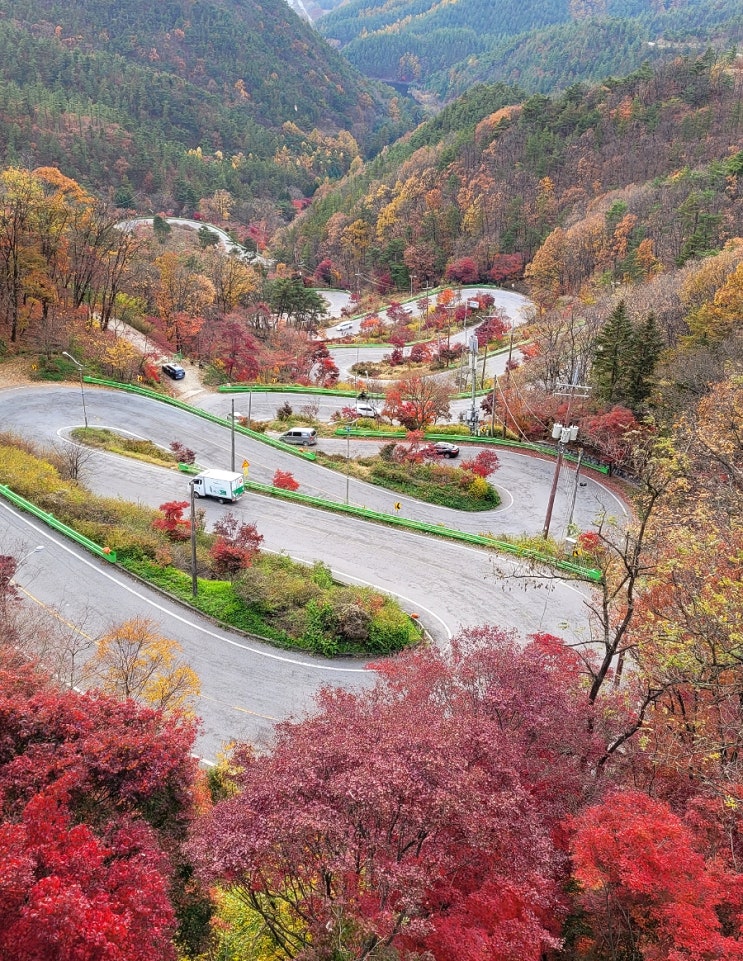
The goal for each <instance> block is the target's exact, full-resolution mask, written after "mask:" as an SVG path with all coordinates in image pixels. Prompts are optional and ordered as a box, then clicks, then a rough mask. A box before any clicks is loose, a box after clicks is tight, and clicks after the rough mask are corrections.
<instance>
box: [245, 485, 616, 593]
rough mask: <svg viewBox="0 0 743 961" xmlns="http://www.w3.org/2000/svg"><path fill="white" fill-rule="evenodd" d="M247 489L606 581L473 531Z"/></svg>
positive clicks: (266, 487) (596, 573)
mask: <svg viewBox="0 0 743 961" xmlns="http://www.w3.org/2000/svg"><path fill="white" fill-rule="evenodd" d="M245 490H246V491H248V490H250V491H253V492H254V493H256V494H265V495H267V496H268V497H277V498H282V499H285V500H291V501H295V502H296V503H299V504H305V505H307V506H308V507H317V508H319V509H320V510H326V511H332V512H334V513H338V514H350V515H352V516H354V517H360V518H362V519H364V520H368V521H374V522H376V523H380V524H387V525H389V526H390V527H402V528H406V529H407V530H414V531H420V532H422V533H424V534H432V535H434V536H435V537H445V538H446V539H447V540H454V541H464V542H465V543H467V544H476V545H478V546H480V547H490V548H492V549H493V550H497V551H500V552H502V553H505V554H514V555H516V556H518V557H522V558H524V559H525V560H532V561H536V562H538V563H540V564H545V565H546V566H548V567H553V568H556V569H558V570H561V571H565V572H567V573H570V574H573V575H575V576H576V577H581V578H584V579H585V580H589V581H593V582H595V583H598V582H599V581H600V580H601V578H602V576H603V575H602V573H601V571H599V570H596V569H595V568H592V567H583V566H582V565H581V564H576V563H574V562H573V561H567V560H561V559H560V558H558V557H554V556H552V555H551V554H544V553H542V552H541V551H537V550H531V549H529V548H524V547H519V545H518V544H510V543H509V542H508V541H499V540H498V539H497V538H495V537H487V536H485V535H484V534H471V533H470V532H469V531H458V530H455V529H454V528H451V527H443V526H440V525H438V524H428V523H426V521H416V520H411V519H409V518H407V517H400V516H399V515H397V514H383V513H382V512H381V511H372V510H369V508H367V507H357V506H356V505H355V504H339V503H338V502H337V501H328V500H325V499H324V498H322V497H314V496H312V495H310V494H302V493H300V492H298V491H287V490H284V489H283V488H279V487H271V486H269V485H268V484H259V483H258V482H257V481H250V480H246V481H245Z"/></svg>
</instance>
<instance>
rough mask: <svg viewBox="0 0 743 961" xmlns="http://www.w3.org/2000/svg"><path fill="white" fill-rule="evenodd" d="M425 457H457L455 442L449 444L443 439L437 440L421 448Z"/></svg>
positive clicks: (457, 451)
mask: <svg viewBox="0 0 743 961" xmlns="http://www.w3.org/2000/svg"><path fill="white" fill-rule="evenodd" d="M423 453H424V454H425V455H426V457H457V456H458V454H459V448H458V447H457V445H456V444H449V443H447V441H445V440H440V441H437V442H436V443H435V444H429V445H428V446H427V447H424V448H423Z"/></svg>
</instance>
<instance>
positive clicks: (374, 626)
mask: <svg viewBox="0 0 743 961" xmlns="http://www.w3.org/2000/svg"><path fill="white" fill-rule="evenodd" d="M418 640H419V629H418V627H417V626H416V624H415V623H414V622H413V621H412V620H411V618H410V617H409V615H407V614H406V613H405V612H404V611H403V610H401V609H400V608H399V607H398V606H397V605H396V604H391V603H385V604H384V606H383V607H382V609H381V610H379V611H377V612H376V613H375V614H374V616H373V617H372V620H371V624H370V625H369V642H368V648H369V650H370V651H371V652H372V653H373V654H392V653H394V652H395V651H402V650H403V649H404V648H406V647H410V646H411V645H412V644H415V643H416V642H417V641H418Z"/></svg>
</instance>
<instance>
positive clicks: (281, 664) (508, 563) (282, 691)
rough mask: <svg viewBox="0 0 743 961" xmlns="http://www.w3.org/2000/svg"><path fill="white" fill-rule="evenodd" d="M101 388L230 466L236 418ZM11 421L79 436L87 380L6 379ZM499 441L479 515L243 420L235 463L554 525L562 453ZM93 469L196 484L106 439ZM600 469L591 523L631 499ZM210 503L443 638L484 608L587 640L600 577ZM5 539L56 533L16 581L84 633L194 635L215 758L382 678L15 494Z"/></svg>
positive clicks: (94, 477)
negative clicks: (553, 458)
mask: <svg viewBox="0 0 743 961" xmlns="http://www.w3.org/2000/svg"><path fill="white" fill-rule="evenodd" d="M217 400H218V401H219V402H220V403H221V404H222V405H223V406H224V408H225V411H224V412H225V413H227V411H228V410H229V401H228V400H227V399H226V398H224V397H220V398H217ZM86 402H87V411H88V418H89V422H90V424H91V426H107V427H111V428H114V429H117V430H127V431H130V432H132V433H133V434H135V435H136V436H140V437H146V438H148V439H150V440H153V441H155V442H157V443H160V444H162V445H163V446H164V447H167V446H168V445H169V444H170V442H171V441H173V440H178V441H180V442H181V443H183V444H185V445H186V446H188V447H191V448H192V449H194V450H195V451H196V452H197V458H198V461H199V463H200V464H201V465H203V466H209V467H222V468H228V467H229V466H230V454H231V437H230V431H229V429H228V428H220V427H218V426H216V425H213V424H211V423H208V422H205V421H204V420H202V419H200V418H198V417H196V416H195V415H193V414H191V413H189V412H184V411H180V410H177V409H175V408H170V407H168V406H167V405H164V404H160V403H158V402H156V401H150V400H148V399H145V398H139V397H136V396H131V395H127V394H125V393H123V392H117V391H108V390H102V389H95V388H86ZM274 402H275V398H274ZM0 423H1V424H2V427H3V429H6V430H14V431H16V432H18V433H20V434H22V435H24V436H26V437H29V438H31V439H35V440H38V441H40V442H43V443H49V442H55V443H58V444H63V443H69V440H68V436H67V435H68V432H69V430H70V428H72V427H75V426H79V425H80V424H81V423H82V407H81V397H80V391H79V389H77V388H75V387H73V386H44V387H41V386H40V387H23V388H12V389H6V390H2V391H0ZM324 443H327V444H328V445H335V447H336V448H338V447H340V449H341V450H343V449H344V448H346V447H347V446H348V447H350V444H349V445H347V444H346V442H345V441H327V442H324ZM355 449H356V448H355V445H354V450H355ZM499 456H500V457H501V460H502V464H503V466H502V467H501V471H499V473H498V474H497V475H495V477H494V480H495V482H496V486H497V487H498V488H499V489H500V490H501V494H502V496H503V501H504V502H503V506H502V508H501V509H499V510H498V511H493V512H487V513H486V514H477V515H472V514H462V513H460V512H453V511H446V510H445V509H443V508H436V507H432V506H431V505H425V504H421V503H420V502H416V501H414V500H412V499H410V498H400V497H399V495H396V494H391V493H390V492H386V491H383V490H381V489H379V488H376V487H372V486H370V485H366V484H361V483H360V482H358V481H355V480H354V479H352V478H350V479H347V478H346V477H344V476H343V475H342V474H338V473H336V472H333V471H328V470H326V469H324V468H322V467H320V466H318V465H316V464H313V463H310V462H306V461H303V460H302V459H301V458H299V457H295V456H293V455H292V454H287V453H284V452H281V451H277V450H274V449H273V448H270V447H268V446H267V445H264V444H261V443H260V442H258V441H253V440H250V439H247V438H244V437H242V436H241V435H236V462H237V464H238V465H241V464H242V461H243V460H248V461H249V463H250V476H251V477H253V478H254V479H256V480H260V481H264V482H270V478H271V477H272V476H273V472H274V471H275V470H276V468H277V467H280V468H281V469H284V470H291V472H292V473H293V474H294V476H295V477H296V479H297V480H298V481H299V482H300V485H301V490H303V491H305V492H307V493H322V494H323V496H326V497H328V498H330V499H335V500H338V501H339V502H341V503H342V502H343V501H344V500H345V497H346V491H348V494H349V499H350V501H351V502H352V503H358V504H365V505H366V506H368V507H374V508H375V509H380V510H384V511H386V512H389V513H393V503H394V502H395V501H397V502H401V505H402V506H401V511H400V512H401V513H402V514H404V515H405V516H408V517H414V516H415V517H417V516H420V517H425V518H426V519H427V520H429V521H431V520H433V521H434V522H439V523H442V524H445V525H446V526H457V527H460V528H462V529H469V530H478V531H489V532H491V533H497V532H500V531H504V530H509V529H510V530H530V531H538V530H540V529H541V526H542V523H543V519H544V507H545V505H546V497H547V492H548V490H549V486H550V483H551V479H552V476H553V471H554V465H553V464H552V463H551V462H549V461H543V460H537V459H532V458H516V455H508V456H507V455H506V453H505V452H504V453H503V454H501V452H499ZM238 469H239V466H238ZM87 474H88V476H87V477H86V478H85V482H86V483H87V485H88V486H89V487H90V488H91V489H94V490H95V491H97V492H100V493H106V494H109V495H113V496H120V497H122V498H125V499H126V500H131V501H135V502H140V503H143V504H148V505H150V506H157V505H159V504H161V503H163V502H165V501H167V500H172V499H174V498H178V499H186V498H187V493H188V483H187V478H186V477H184V476H183V475H181V474H178V473H176V472H173V471H168V470H166V469H163V468H159V467H155V466H151V465H147V464H143V463H140V462H137V461H133V460H130V459H125V458H119V457H116V456H114V455H110V454H104V453H100V454H96V455H95V457H94V458H93V460H92V462H91V465H90V467H89V469H88V472H87ZM571 477H572V471H571V472H567V471H566V472H565V483H564V484H563V483H561V490H560V493H559V496H558V500H557V502H556V507H555V514H554V517H555V519H556V520H555V522H554V523H555V525H557V524H558V523H559V522H558V518H559V517H560V516H561V514H564V512H565V510H566V507H567V505H568V504H569V501H570V500H571V498H572V493H573V492H576V488H575V485H574V484H573V483H572V480H571ZM586 484H587V486H586V487H585V488H582V487H581V488H578V489H577V492H578V496H577V499H576V500H577V502H576V520H579V523H581V525H582V526H583V524H584V521H587V522H588V523H590V518H591V517H593V516H594V515H595V512H596V510H597V509H599V508H600V507H601V506H602V505H603V506H604V507H606V508H607V509H608V510H609V511H610V512H614V513H617V514H619V513H621V510H622V507H621V504H619V502H618V501H616V500H615V498H614V497H613V495H612V494H611V493H610V492H609V491H607V490H606V489H605V488H603V487H602V486H601V485H600V484H599V483H598V482H597V481H595V480H593V479H590V480H587V481H586ZM200 506H203V507H205V509H206V512H207V523H210V522H211V523H213V521H214V520H216V518H217V517H219V516H220V515H221V514H223V513H224V512H225V511H226V510H228V509H232V510H233V511H234V512H235V513H236V514H238V516H239V517H240V519H241V520H245V521H251V522H254V523H256V525H257V527H258V529H259V531H260V533H261V534H263V536H264V538H265V541H264V547H265V549H267V550H274V551H284V552H286V553H287V554H289V555H290V556H292V557H294V558H297V559H299V560H304V561H308V562H312V561H315V560H323V561H324V562H326V563H327V564H328V565H329V566H330V567H331V569H332V570H333V571H334V573H335V574H336V576H338V577H339V578H340V579H342V580H346V581H348V582H349V583H358V584H370V585H372V586H374V587H375V588H378V589H380V590H383V591H387V592H389V593H391V594H394V595H395V596H397V597H398V598H399V599H400V601H401V603H402V604H403V606H404V607H405V608H406V609H407V610H409V611H410V612H411V613H412V612H415V613H417V614H418V615H419V616H420V619H421V622H422V623H423V624H424V625H425V627H426V628H427V630H428V631H429V632H430V634H431V637H432V638H433V640H434V642H435V643H437V644H439V645H446V643H447V641H448V639H449V638H450V637H451V635H452V634H453V633H455V632H456V631H457V630H458V629H459V628H460V627H461V626H471V625H477V624H483V623H493V624H498V625H500V626H502V627H505V628H513V629H516V630H518V631H519V632H521V633H523V634H528V633H530V632H533V631H538V630H540V631H550V632H552V633H556V634H560V635H561V636H563V637H565V638H566V639H568V640H570V641H577V640H586V639H587V621H586V609H585V599H586V594H587V591H588V588H587V587H586V586H585V585H575V584H569V583H566V582H564V581H562V580H559V579H556V578H554V577H553V576H550V575H549V574H546V575H545V576H544V577H534V576H531V575H530V576H528V577H519V576H512V575H515V574H516V573H517V572H518V571H519V569H520V568H519V565H518V563H515V562H514V561H512V560H509V559H504V558H503V557H500V556H494V555H492V554H489V553H487V552H485V551H482V550H479V549H477V548H472V547H468V546H466V545H461V544H456V543H450V542H447V541H443V540H438V539H434V538H430V537H426V536H424V535H418V534H415V533H412V532H407V531H402V530H396V529H392V528H389V527H386V526H383V525H376V524H371V523H368V522H366V521H362V520H357V519H355V518H349V517H345V516H341V515H336V514H333V513H329V512H325V511H317V510H314V509H310V508H307V507H303V506H301V505H295V504H291V503H288V502H284V501H281V500H274V499H271V498H263V497H258V496H255V495H246V496H245V497H243V498H242V499H241V501H240V502H239V503H238V504H237V505H232V506H231V507H229V508H228V507H223V506H221V505H219V504H217V503H212V502H205V501H202V502H200ZM586 526H587V524H586ZM554 529H555V530H557V527H555V528H554ZM0 540H1V541H2V544H3V547H4V548H5V550H4V551H3V552H10V553H14V554H15V555H16V556H19V557H22V556H24V555H25V554H27V553H28V552H29V551H32V550H33V548H34V547H35V546H37V545H43V546H44V547H45V550H44V551H41V552H38V553H35V554H32V555H31V556H29V557H27V558H26V560H25V561H24V563H23V564H22V565H21V568H20V570H19V572H18V576H17V581H18V583H19V584H21V585H22V587H23V588H24V589H25V590H27V591H28V592H29V596H28V600H29V602H30V603H34V604H36V605H37V606H40V605H43V606H44V608H43V609H55V610H57V611H59V616H61V617H62V618H63V619H64V620H65V621H66V622H67V623H68V624H69V625H72V626H73V628H75V629H77V630H79V631H81V632H82V634H83V635H87V636H89V637H90V638H94V637H96V636H97V635H99V634H100V633H101V632H102V631H104V630H105V629H106V628H107V627H110V626H111V625H112V624H114V623H117V622H120V621H121V620H124V619H125V618H128V617H132V616H134V615H135V614H140V615H143V616H147V617H151V618H152V619H153V620H154V621H155V622H156V623H157V624H158V626H159V629H160V630H161V631H162V633H163V634H165V635H166V636H169V637H173V638H175V639H176V640H178V641H179V642H180V643H181V644H182V645H183V647H184V651H185V656H186V659H187V660H188V662H189V663H190V664H191V665H192V667H193V668H194V670H196V671H197V673H198V674H199V676H200V677H201V681H202V686H203V697H202V701H201V705H200V713H201V716H202V718H203V723H204V730H203V734H202V736H201V738H200V741H199V752H200V753H201V754H202V755H203V756H206V757H214V756H215V754H216V752H217V751H218V749H219V746H220V745H221V744H223V743H224V742H227V741H229V740H233V739H242V738H248V739H250V740H252V741H255V742H258V743H260V742H262V741H265V740H266V739H268V738H269V737H270V733H271V729H272V727H273V724H274V723H275V721H276V720H279V719H282V718H286V717H289V716H298V715H301V714H302V713H303V712H304V711H306V710H307V709H308V708H309V707H310V706H311V703H312V696H313V694H314V693H315V692H316V691H317V690H318V689H319V687H320V686H321V685H323V684H326V683H329V684H340V685H343V686H354V685H359V684H365V683H369V681H370V674H369V672H368V671H367V670H366V668H365V665H364V663H363V662H361V661H332V662H327V661H323V660H321V659H313V658H309V657H306V656H304V655H295V654H291V653H289V654H287V653H285V652H281V651H277V650H275V649H273V648H271V647H269V646H267V645H263V644H261V643H259V642H256V641H253V640H247V639H246V638H244V637H242V636H240V635H238V634H236V633H232V632H229V631H225V630H222V629H221V628H218V627H215V626H214V625H213V624H211V623H210V622H209V621H208V620H207V619H205V618H202V617H200V616H199V615H196V614H193V613H191V612H190V611H188V610H185V609H184V608H182V607H181V606H180V605H178V604H174V603H171V602H170V601H168V600H165V599H163V597H162V596H161V595H160V594H158V593H157V592H155V591H152V590H150V589H149V588H147V587H145V586H143V585H141V584H139V583H138V582H136V581H134V580H132V579H131V578H130V577H128V576H127V575H125V574H122V573H121V572H120V571H118V570H117V569H116V568H115V567H113V566H112V565H110V564H107V563H106V562H105V561H99V560H98V559H96V558H94V557H91V556H90V555H87V554H86V553H85V552H84V551H82V550H79V549H78V548H77V547H76V546H75V545H74V544H71V543H69V542H67V541H65V540H64V539H63V538H61V537H59V536H58V535H56V534H55V533H54V532H50V531H48V530H47V529H44V528H40V527H39V526H38V525H37V524H36V523H35V522H32V520H31V519H29V518H27V517H25V516H23V515H19V514H18V513H17V512H15V511H14V510H12V509H10V508H9V506H8V505H7V504H5V503H4V502H2V501H0ZM6 545H7V547H6ZM521 573H524V574H525V573H526V571H525V570H523V571H521ZM49 616H54V615H53V614H51V613H50V614H49Z"/></svg>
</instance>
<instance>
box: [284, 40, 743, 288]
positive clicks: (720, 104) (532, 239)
mask: <svg viewBox="0 0 743 961" xmlns="http://www.w3.org/2000/svg"><path fill="white" fill-rule="evenodd" d="M742 102H743V60H741V58H739V57H738V58H736V57H734V56H732V55H731V56H729V57H727V58H722V59H717V58H715V57H714V56H713V55H711V54H708V55H705V56H704V57H701V58H678V59H677V60H676V61H674V62H673V63H670V64H665V65H662V66H660V67H658V68H657V70H655V71H652V70H650V69H649V68H647V67H646V68H644V69H643V70H642V71H639V72H637V73H636V74H635V75H633V76H630V77H627V78H625V79H622V80H615V81H612V82H609V83H606V84H603V85H600V86H594V87H591V88H587V87H582V86H580V85H574V86H573V87H571V88H570V89H569V90H567V91H566V92H565V93H563V94H562V95H559V96H557V95H556V96H554V97H546V96H544V95H540V94H537V95H534V96H532V97H529V98H528V99H524V98H523V95H519V94H518V92H517V91H515V90H513V89H509V88H506V87H503V86H492V87H478V88H474V89H473V90H472V91H470V92H469V93H468V94H467V95H466V96H464V97H463V98H461V99H459V100H457V101H455V102H454V103H452V104H451V105H450V106H448V107H447V108H445V109H444V110H443V111H442V112H441V113H440V114H439V115H438V116H437V117H436V118H435V119H433V120H432V121H430V122H427V123H425V124H423V125H421V127H419V128H418V129H417V130H416V131H414V132H413V133H412V134H411V135H409V136H408V137H406V138H404V139H403V140H402V141H400V142H398V143H397V144H395V145H393V146H392V147H390V148H389V149H388V150H386V151H384V152H383V153H382V155H380V156H379V157H378V158H376V159H375V160H374V161H372V162H371V163H369V164H368V165H367V166H366V167H365V168H364V169H363V170H361V171H359V172H358V173H356V174H355V175H354V176H349V177H347V178H346V179H345V180H344V181H343V182H342V183H341V184H339V185H336V186H334V187H328V188H326V189H324V190H323V191H322V192H321V193H320V194H319V195H318V197H317V198H316V200H315V201H314V202H313V204H312V206H311V208H310V209H309V210H308V211H307V212H306V213H305V214H304V215H303V216H302V217H301V218H300V219H299V220H298V221H297V222H296V224H295V225H293V228H292V230H291V232H290V237H289V240H288V245H290V246H291V249H299V250H302V251H303V256H304V257H305V263H306V264H307V265H308V267H311V266H314V264H313V263H312V262H311V261H310V260H308V254H309V253H310V252H311V251H314V256H315V257H316V258H318V260H319V261H321V262H323V263H324V264H325V266H324V269H325V271H326V272H332V271H333V270H334V271H335V272H336V273H337V274H338V275H339V277H340V278H341V282H345V283H346V284H350V283H352V280H353V277H354V275H355V273H356V272H359V273H360V274H362V275H364V276H372V277H378V278H380V282H381V279H382V278H383V277H385V276H387V275H390V276H391V277H392V279H393V280H394V281H395V282H396V283H397V285H398V286H400V287H403V288H405V287H407V285H408V283H409V282H410V279H411V276H412V275H415V277H416V278H417V283H418V284H419V285H423V284H424V283H425V282H430V283H431V284H432V285H435V284H436V283H438V282H439V281H440V280H441V278H442V277H443V276H444V275H445V273H446V271H447V269H448V268H449V267H451V265H452V264H454V263H456V262H457V261H460V260H461V259H462V258H469V259H470V260H471V261H472V270H473V271H474V272H475V274H476V276H478V277H479V278H481V279H486V278H488V277H489V278H491V279H499V278H498V277H497V276H496V274H497V270H498V269H500V267H501V266H502V265H503V263H505V262H506V261H504V260H503V258H504V257H505V258H514V257H515V260H513V259H511V260H509V261H508V263H510V264H511V265H513V263H517V264H521V265H523V264H524V263H529V262H530V261H532V260H533V259H534V258H535V257H536V255H537V253H538V252H539V251H540V250H541V247H542V244H543V243H544V242H545V241H546V240H547V238H548V237H550V236H551V235H552V233H553V231H562V232H563V233H562V234H558V235H557V239H555V240H554V245H555V246H554V250H553V253H552V256H551V262H552V265H553V268H554V270H555V271H556V277H557V281H556V282H559V283H558V286H559V287H560V288H561V289H570V290H571V291H572V292H577V291H579V290H580V289H581V286H582V285H583V284H584V283H585V284H590V283H594V282H602V280H601V278H603V279H604V280H607V278H608V280H607V282H608V281H610V280H612V279H617V278H624V277H625V276H626V277H628V278H632V277H634V276H635V275H638V276H639V275H642V273H643V272H644V271H645V272H647V271H648V270H649V271H651V272H652V271H654V270H656V269H662V268H668V267H674V266H679V265H681V264H683V263H685V262H686V261H687V260H688V259H690V258H693V257H699V256H704V255H706V254H708V253H709V252H712V251H716V250H719V249H721V248H722V247H723V246H724V244H725V243H726V242H727V241H728V240H730V239H732V238H734V237H739V236H743V192H742V191H741V189H740V178H741V174H743V151H742V150H741V135H742V134H743V113H742V112H741V103H742ZM351 238H353V239H354V243H353V244H351V243H350V240H351ZM494 271H496V273H494Z"/></svg>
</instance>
